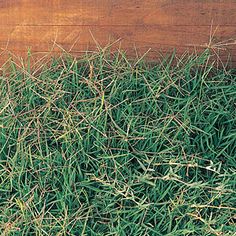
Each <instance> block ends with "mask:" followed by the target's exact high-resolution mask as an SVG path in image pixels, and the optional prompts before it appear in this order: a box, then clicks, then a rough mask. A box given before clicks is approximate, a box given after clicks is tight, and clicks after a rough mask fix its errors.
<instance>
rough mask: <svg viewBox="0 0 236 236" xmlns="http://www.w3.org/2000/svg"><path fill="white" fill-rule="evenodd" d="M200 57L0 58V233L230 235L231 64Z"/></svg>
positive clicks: (234, 124)
mask: <svg viewBox="0 0 236 236" xmlns="http://www.w3.org/2000/svg"><path fill="white" fill-rule="evenodd" d="M209 57H210V55H209V53H208V52H205V53H203V54H202V55H200V56H183V57H182V58H181V59H179V60H175V63H174V64H173V62H172V59H173V57H169V58H167V59H164V58H163V60H162V61H161V62H156V63H155V64H152V65H149V64H147V63H145V62H144V61H143V60H137V61H136V62H134V61H128V60H127V58H126V57H125V56H124V55H123V54H122V53H116V54H114V55H113V56H112V57H111V54H109V53H103V52H100V53H97V54H96V53H95V54H91V55H89V54H88V55H84V56H83V57H81V58H79V59H78V60H74V59H73V58H72V57H69V56H65V55H64V56H62V57H61V58H59V59H57V60H56V59H52V60H51V61H50V62H49V63H47V64H46V63H44V64H40V63H36V64H35V65H28V66H27V65H26V66H19V65H18V64H17V63H13V62H12V63H11V62H10V63H8V64H7V65H8V67H7V68H6V65H5V69H3V70H2V76H1V77H0V96H1V99H0V235H121V236H122V235H128V236H137V235H140V236H145V235H157V236H158V235H160V236H162V235H168V236H178V235H189V236H190V235H191V236H194V235H201V236H202V235H209V236H210V235H217V236H218V235H224V236H225V235H228V236H232V235H236V224H235V223H236V171H235V170H236V112H235V105H236V71H235V69H228V70H225V69H223V68H222V69H220V68H217V67H216V66H215V65H214V63H213V62H212V61H211V60H209Z"/></svg>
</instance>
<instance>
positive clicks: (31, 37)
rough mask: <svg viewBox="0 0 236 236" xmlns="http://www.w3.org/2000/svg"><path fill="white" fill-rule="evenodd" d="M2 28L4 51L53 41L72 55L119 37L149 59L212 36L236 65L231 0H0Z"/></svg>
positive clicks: (196, 46)
mask: <svg viewBox="0 0 236 236" xmlns="http://www.w3.org/2000/svg"><path fill="white" fill-rule="evenodd" d="M0 30H1V34H0V48H1V50H2V51H5V52H6V51H11V52H13V53H16V54H24V52H26V51H27V49H28V48H30V49H31V50H32V51H33V52H48V51H50V50H52V48H53V45H54V46H55V42H56V44H58V45H60V46H62V47H63V48H64V49H65V50H71V52H72V53H75V54H76V53H79V52H81V51H84V50H88V49H94V48H95V46H96V44H95V39H96V42H97V43H99V45H101V46H105V45H107V44H108V43H112V42H114V41H116V40H119V43H117V44H116V45H117V47H118V46H120V45H121V47H122V49H124V50H127V51H128V52H129V53H130V54H131V55H132V53H134V48H137V50H138V51H139V52H140V53H143V52H145V51H146V50H148V49H149V48H151V49H152V50H151V52H150V58H155V56H156V55H157V54H158V53H157V52H158V51H162V52H168V51H171V50H173V49H174V48H176V50H177V52H178V53H179V54H181V53H183V52H185V51H186V50H190V51H193V50H197V51H200V50H203V49H204V48H206V46H207V44H209V41H210V39H211V37H212V36H214V37H213V42H212V43H213V45H214V46H215V47H216V48H217V49H219V50H218V51H220V53H221V55H222V58H227V56H228V54H231V60H232V62H233V63H235V64H236V58H235V57H236V55H235V52H236V41H235V40H236V1H235V0H208V1H205V0H176V1H174V0H70V1H66V0H0ZM72 46H73V47H72ZM54 50H55V51H56V50H58V47H54Z"/></svg>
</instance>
